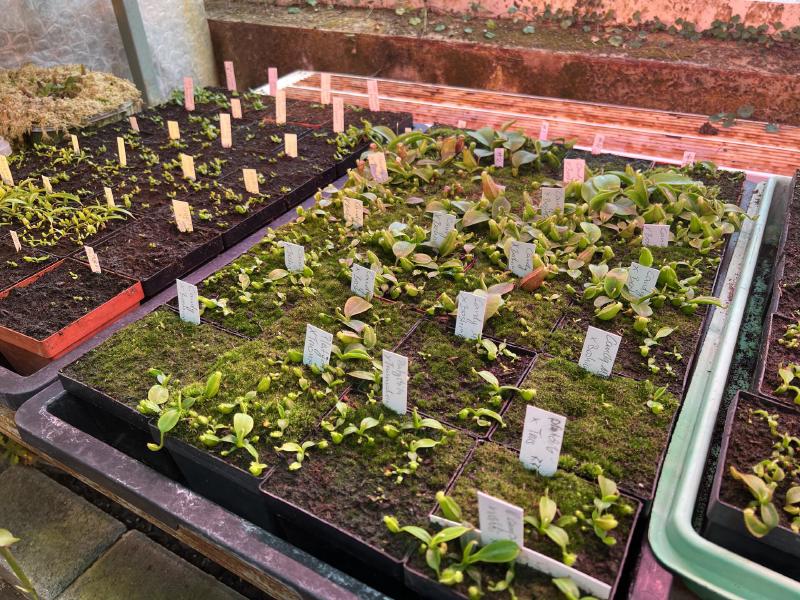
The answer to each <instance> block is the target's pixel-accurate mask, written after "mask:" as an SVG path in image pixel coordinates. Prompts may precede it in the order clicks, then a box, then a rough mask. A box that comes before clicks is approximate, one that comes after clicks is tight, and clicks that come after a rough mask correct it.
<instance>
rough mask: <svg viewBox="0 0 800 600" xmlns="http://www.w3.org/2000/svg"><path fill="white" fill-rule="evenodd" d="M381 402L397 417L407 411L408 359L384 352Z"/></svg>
mask: <svg viewBox="0 0 800 600" xmlns="http://www.w3.org/2000/svg"><path fill="white" fill-rule="evenodd" d="M381 357H382V359H383V372H382V382H381V383H382V385H381V401H382V402H383V405H384V406H385V407H386V408H388V409H389V410H391V411H393V412H396V413H397V414H399V415H404V414H406V411H407V410H408V357H407V356H401V355H400V354H395V353H394V352H389V351H388V350H384V351H383V352H382V356H381Z"/></svg>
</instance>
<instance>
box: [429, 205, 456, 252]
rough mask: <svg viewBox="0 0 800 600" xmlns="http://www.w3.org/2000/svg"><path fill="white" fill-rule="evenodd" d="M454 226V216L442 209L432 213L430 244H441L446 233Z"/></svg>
mask: <svg viewBox="0 0 800 600" xmlns="http://www.w3.org/2000/svg"><path fill="white" fill-rule="evenodd" d="M455 228H456V216H455V215H454V214H451V213H449V212H446V211H443V210H437V211H436V212H435V213H433V224H431V244H433V246H434V247H436V248H438V247H439V246H441V245H442V243H443V242H444V240H445V238H446V237H447V234H448V233H450V231H451V230H453V229H455Z"/></svg>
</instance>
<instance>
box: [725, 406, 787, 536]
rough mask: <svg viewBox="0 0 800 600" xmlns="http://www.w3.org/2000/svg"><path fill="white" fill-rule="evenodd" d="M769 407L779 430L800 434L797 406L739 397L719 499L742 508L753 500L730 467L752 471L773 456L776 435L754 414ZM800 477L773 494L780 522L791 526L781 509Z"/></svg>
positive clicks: (741, 470)
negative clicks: (734, 476)
mask: <svg viewBox="0 0 800 600" xmlns="http://www.w3.org/2000/svg"><path fill="white" fill-rule="evenodd" d="M759 409H761V410H766V411H767V412H768V413H769V414H770V415H778V431H779V432H781V433H788V434H789V435H793V436H800V412H798V411H797V410H795V409H792V408H789V407H784V406H777V405H775V404H770V403H767V402H764V401H763V400H760V399H759V398H753V397H749V396H741V395H740V396H739V402H738V404H737V405H736V416H735V417H734V421H733V426H732V428H731V432H730V434H729V435H730V439H729V441H728V452H727V454H726V455H725V457H724V474H723V476H722V483H721V486H720V492H719V495H720V499H722V500H723V501H725V502H727V503H728V504H730V505H732V506H735V507H737V508H740V509H744V508H746V507H747V506H748V504H749V503H750V502H752V500H753V496H752V495H751V494H750V492H749V491H748V488H747V487H746V486H745V485H744V483H742V482H741V481H737V480H736V479H734V478H733V476H732V475H731V473H730V468H731V466H733V467H736V469H737V470H738V471H740V472H742V473H750V474H752V472H753V467H754V466H755V465H757V464H758V463H759V462H761V461H762V460H764V459H767V458H770V456H771V454H772V447H773V444H774V443H775V442H776V438H774V437H772V435H771V434H770V431H769V426H768V425H767V422H766V421H765V420H764V419H763V418H762V417H760V416H757V415H753V414H752V412H753V411H754V410H759ZM798 484H800V480H798V479H797V478H795V479H794V480H793V479H792V478H791V477H787V478H786V479H784V480H783V481H782V482H781V483H779V485H778V487H777V489H776V490H775V493H774V496H773V499H772V501H773V503H774V504H775V506H776V507H779V508H778V511H777V512H778V514H779V515H780V523H781V525H782V526H783V527H786V528H788V527H789V526H790V519H789V518H788V517H789V513H787V512H786V511H784V510H782V508H780V507H783V506H784V505H785V504H786V502H785V499H786V492H787V491H788V490H789V488H790V487H792V486H793V485H798Z"/></svg>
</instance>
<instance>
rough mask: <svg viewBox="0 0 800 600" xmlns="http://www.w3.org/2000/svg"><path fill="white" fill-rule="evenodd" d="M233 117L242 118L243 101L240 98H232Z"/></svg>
mask: <svg viewBox="0 0 800 600" xmlns="http://www.w3.org/2000/svg"><path fill="white" fill-rule="evenodd" d="M231 116H232V117H233V118H234V119H241V118H242V101H241V100H239V98H231Z"/></svg>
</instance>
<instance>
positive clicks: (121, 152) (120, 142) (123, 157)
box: [117, 137, 128, 167]
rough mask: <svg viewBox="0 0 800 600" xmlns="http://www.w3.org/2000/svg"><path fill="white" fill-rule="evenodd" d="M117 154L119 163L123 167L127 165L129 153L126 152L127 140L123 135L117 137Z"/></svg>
mask: <svg viewBox="0 0 800 600" xmlns="http://www.w3.org/2000/svg"><path fill="white" fill-rule="evenodd" d="M117 155H118V156H119V164H120V165H121V166H123V167H127V166H128V153H127V152H125V140H124V139H123V138H121V137H118V138H117Z"/></svg>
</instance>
